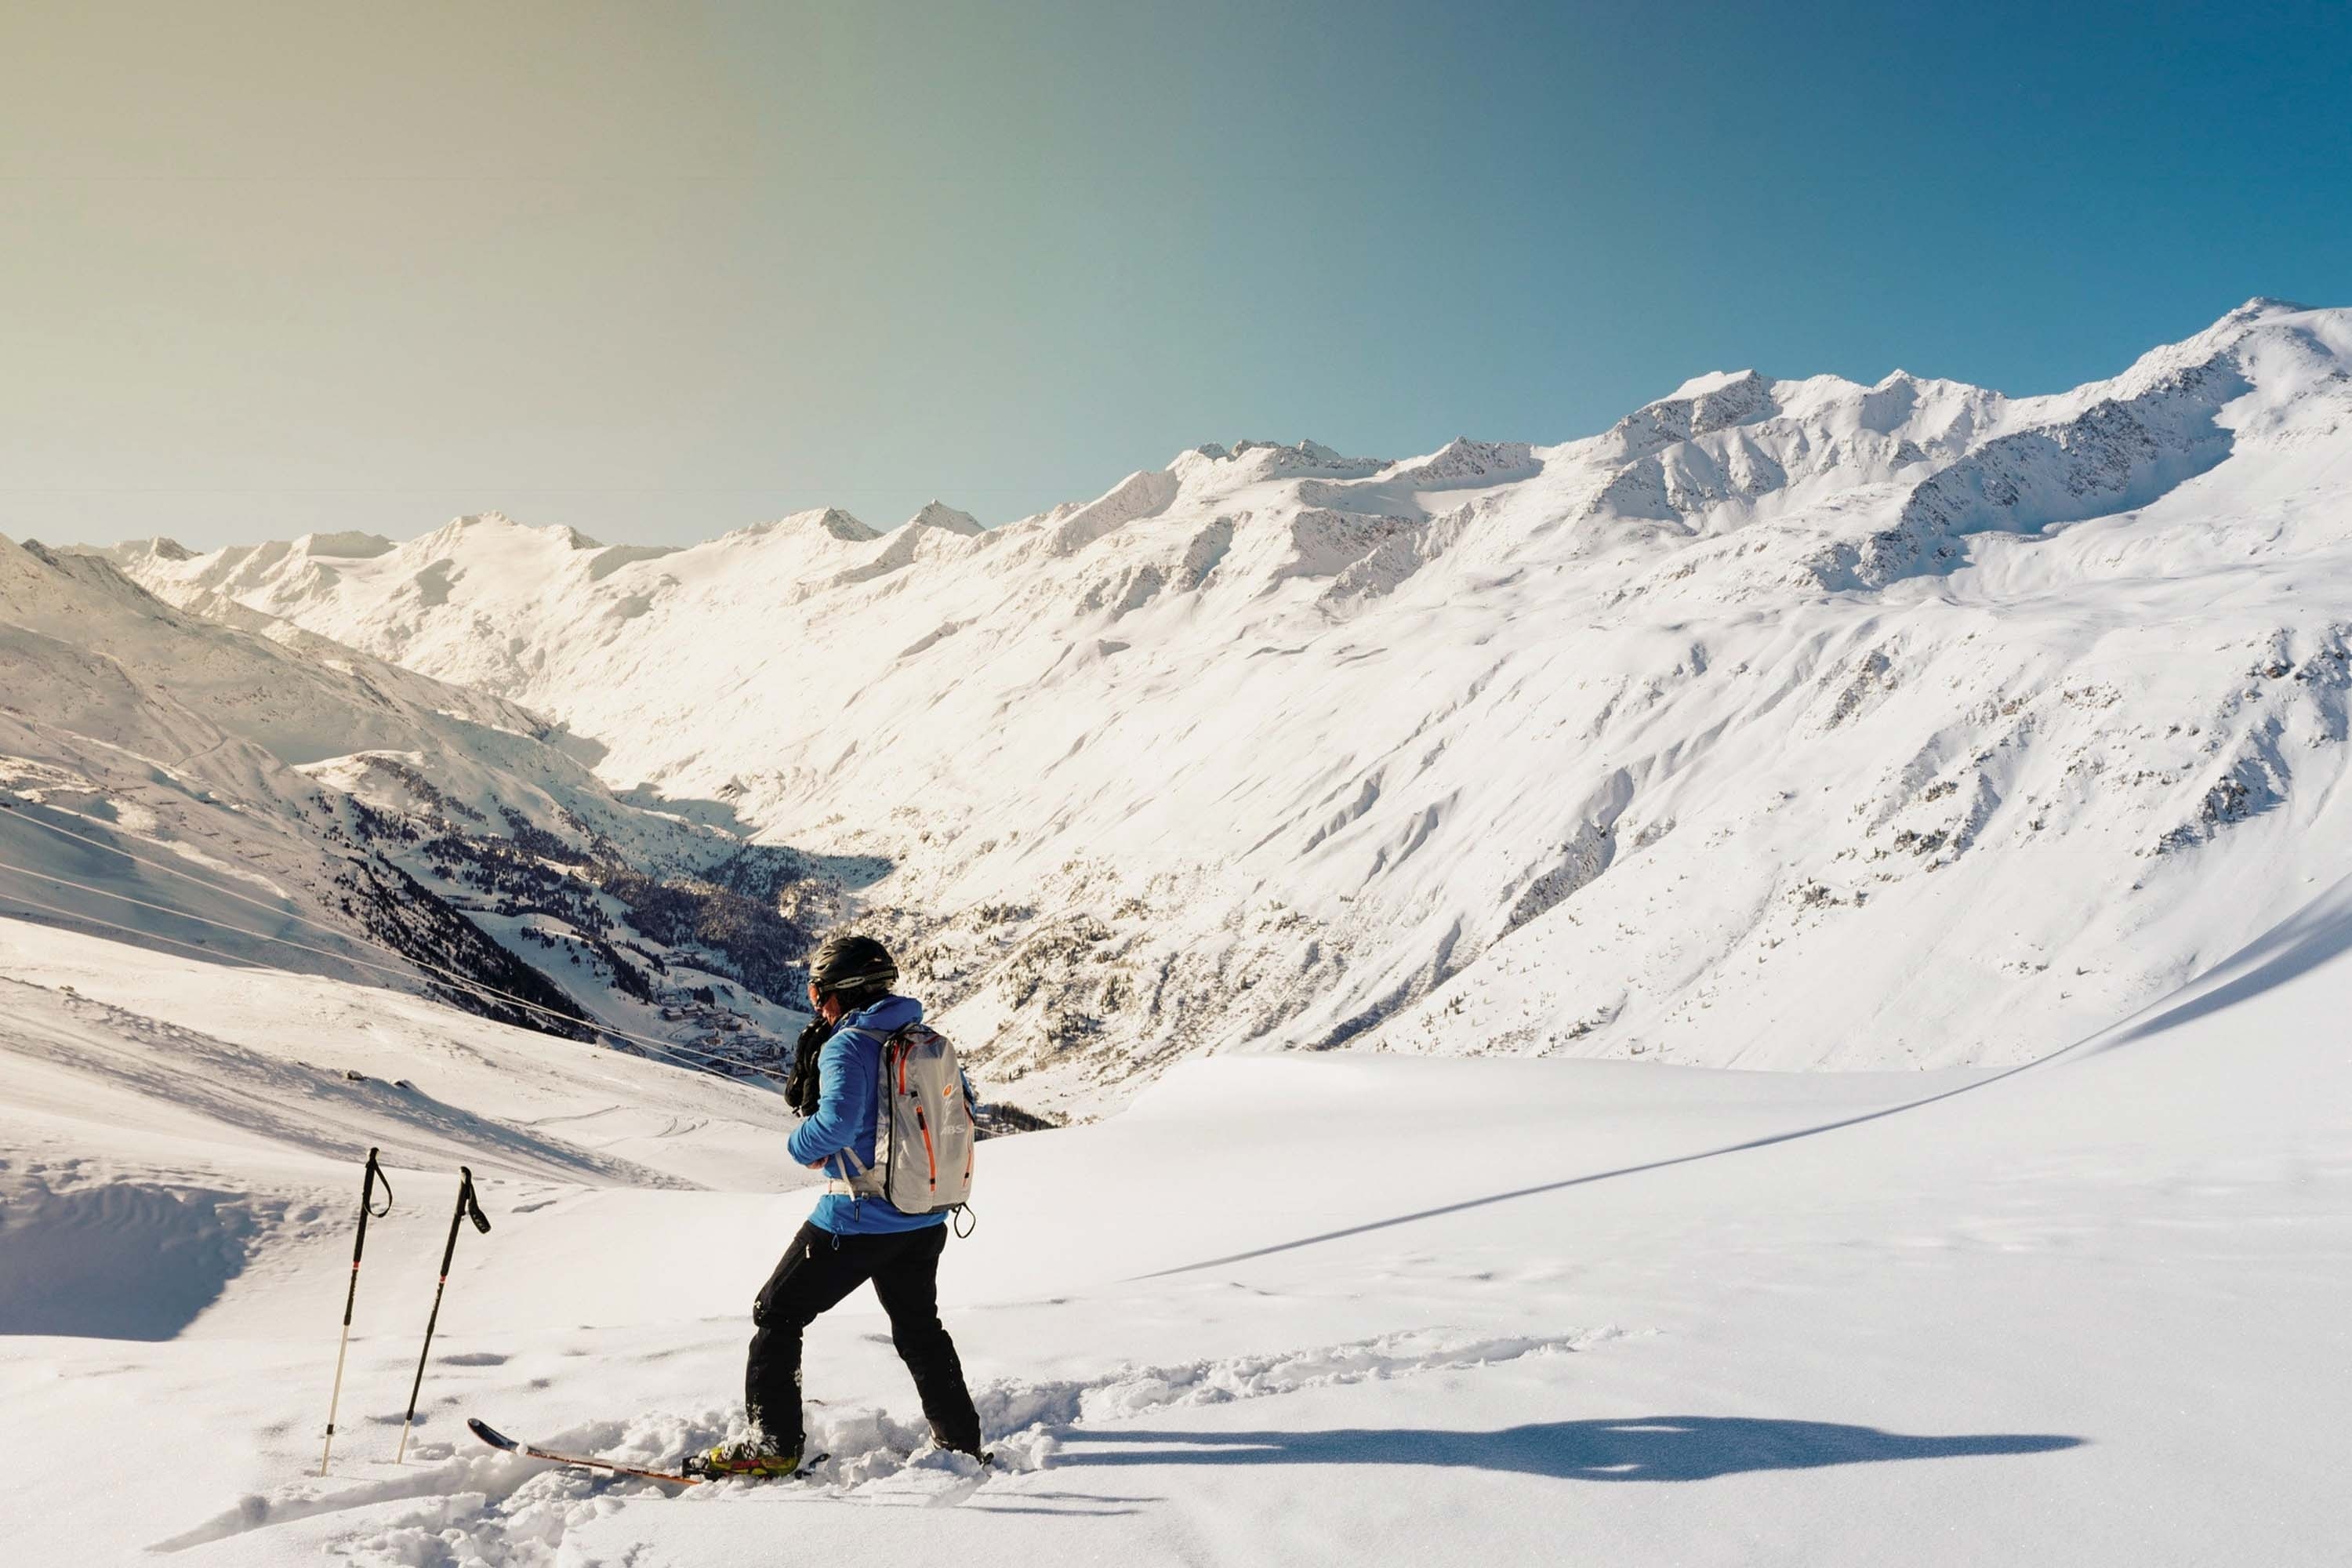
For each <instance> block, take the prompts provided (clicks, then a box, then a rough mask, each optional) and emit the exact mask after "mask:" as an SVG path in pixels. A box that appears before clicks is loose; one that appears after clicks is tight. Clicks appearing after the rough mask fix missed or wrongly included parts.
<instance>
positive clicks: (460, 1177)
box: [441, 1165, 490, 1279]
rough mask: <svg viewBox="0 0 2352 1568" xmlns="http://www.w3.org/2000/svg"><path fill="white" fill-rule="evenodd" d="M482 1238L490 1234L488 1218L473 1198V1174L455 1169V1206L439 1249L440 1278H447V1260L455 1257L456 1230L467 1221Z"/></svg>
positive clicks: (464, 1167)
mask: <svg viewBox="0 0 2352 1568" xmlns="http://www.w3.org/2000/svg"><path fill="white" fill-rule="evenodd" d="M468 1219H470V1220H472V1221H473V1222H474V1228H475V1229H476V1230H478V1231H480V1232H481V1233H482V1234H483V1235H484V1236H488V1234H489V1233H490V1216H489V1215H486V1214H484V1213H483V1212H482V1205H481V1204H480V1202H479V1201H478V1200H477V1199H476V1198H475V1196H474V1173H473V1171H472V1170H471V1169H469V1168H468V1167H467V1166H464V1165H460V1166H458V1167H457V1208H456V1209H455V1210H453V1211H451V1213H450V1215H449V1239H448V1241H447V1243H446V1244H445V1245H444V1246H443V1247H442V1248H441V1278H442V1279H448V1278H449V1260H450V1259H451V1258H455V1257H457V1228H458V1226H460V1225H461V1224H462V1223H463V1222H465V1221H467V1220H468Z"/></svg>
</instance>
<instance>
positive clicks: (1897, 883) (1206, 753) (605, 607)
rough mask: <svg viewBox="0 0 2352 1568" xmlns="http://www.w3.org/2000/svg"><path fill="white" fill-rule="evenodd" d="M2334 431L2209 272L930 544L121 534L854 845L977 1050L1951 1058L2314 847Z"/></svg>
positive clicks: (705, 787) (1122, 490)
mask: <svg viewBox="0 0 2352 1568" xmlns="http://www.w3.org/2000/svg"><path fill="white" fill-rule="evenodd" d="M2347 447H2352V312H2346V311H2341V310H2304V309H2301V308H2299V307H2294V306H2290V305H2286V304H2283V303H2280V302H2277V301H2259V300H2258V301H2253V302H2252V303H2250V304H2249V305H2248V306H2246V307H2244V308H2242V310H2236V311H2232V312H2231V314H2230V315H2229V316H2227V317H2224V318H2223V319H2222V320H2221V321H2219V322H2217V323H2216V324H2215V325H2214V326H2213V327H2212V328H2211V329H2210V330H2208V331H2205V332H2202V333H2200V334H2198V335H2197V336H2196V337H2194V338H2191V339H2189V340H2188V341H2186V342H2181V343H2178V344H2173V345H2168V346H2166V347H2162V348H2158V349H2156V350H2154V351H2151V352H2150V353H2148V354H2147V355H2145V356H2143V357H2142V359H2141V360H2140V361H2139V362H2138V363H2136V364H2134V365H2133V366H2131V367H2129V368H2128V369H2127V370H2126V371H2125V372H2124V373H2123V374H2121V375H2118V376H2117V377H2116V378H2114V379H2113V380H2111V381H2106V382H2101V383H2096V384H2091V385H2087V386H2084V387H2081V388H2077V389H2075V390H2074V391H2072V392H2067V393H2063V394H2059V395H2052V396H2044V397H2032V398H2011V397H2006V396H2004V395H2000V394H1999V393H1995V392H1991V391H1988V390H1985V389H1982V388H1978V387H1971V386H1967V385H1963V384H1958V383H1954V382H1949V381H1940V380H1936V379H1933V378H1927V377H1921V376H1915V375H1911V374H1904V373H1900V372H1897V373H1895V374H1890V375H1888V376H1886V377H1885V378H1884V379H1883V380H1881V381H1880V382H1879V383H1877V384H1874V385H1863V384H1858V383H1855V382H1850V381H1845V380H1843V379H1841V378H1838V377H1834V376H1817V377H1812V378H1811V379H1805V380H1772V379H1769V378H1768V377H1766V376H1764V375H1762V374H1758V373H1754V372H1741V373H1738V374H1727V375H1712V376H1702V377H1700V378H1697V379H1696V380H1695V381H1693V382H1691V383H1688V384H1685V386H1683V387H1682V388H1680V389H1678V390H1677V391H1676V392H1675V394H1674V395H1671V396H1669V397H1667V398H1664V399H1662V400H1660V401H1658V402H1656V403H1653V404H1651V405H1647V406H1646V407H1644V408H1643V409H1641V410H1638V411H1637V412H1635V413H1634V414H1633V415H1631V416H1628V417H1627V418H1626V419H1625V420H1623V421H1622V422H1621V423H1620V424H1619V425H1618V426H1615V427H1614V428H1612V429H1611V430H1609V431H1607V432H1604V433H1602V434H1601V435H1599V436H1596V437H1591V438H1588V439H1584V440H1578V441H1570V442H1568V443H1566V444H1564V445H1560V446H1555V447H1535V446H1528V447H1519V446H1517V445H1515V444H1513V443H1510V442H1503V441H1495V442H1481V441H1470V440H1467V439H1464V440H1458V441H1455V442H1454V443H1451V444H1450V445H1448V446H1447V447H1444V449H1443V450H1441V451H1439V452H1436V453H1433V454H1430V455H1429V456H1427V457H1424V458H1407V459H1404V460H1402V461H1394V460H1389V459H1384V458H1351V457H1348V456H1345V455H1343V454H1342V453H1341V452H1339V451H1337V450H1335V449H1333V448H1330V447H1322V446H1319V445H1317V444H1316V443H1313V442H1299V443H1297V444H1295V445H1281V444H1276V443H1273V442H1267V441H1255V440H1253V441H1244V442H1240V443H1238V444H1235V445H1234V446H1230V447H1225V446H1209V447H1199V448H1195V449H1193V450H1191V451H1187V452H1184V453H1182V454H1181V455H1180V456H1179V457H1178V458H1175V459H1174V460H1173V461H1172V462H1171V464H1170V466H1169V467H1168V468H1165V469H1163V470H1156V471H1145V472H1142V473H1138V474H1135V475H1132V476H1130V477H1129V479H1125V480H1123V481H1121V483H1120V484H1119V485H1118V486H1117V487H1115V488H1114V489H1112V490H1111V491H1110V492H1109V493H1108V494H1107V495H1105V496H1104V497H1102V498H1100V499H1099V500H1095V501H1092V502H1087V503H1083V504H1073V505H1069V506H1065V507H1059V508H1055V509H1054V510H1051V511H1047V512H1045V513H1041V514H1039V515H1038V516H1036V517H1033V518H1028V519H1024V520H1022V521H1016V522H1013V523H1010V524H1007V525H1004V526H1003V527H999V528H995V529H992V530H991V531H987V532H984V533H980V534H967V533H964V532H963V531H961V530H960V529H958V528H956V527H954V526H952V524H951V523H950V525H948V526H921V527H909V528H905V529H901V530H898V531H893V532H891V533H889V534H887V535H883V536H881V537H878V538H868V537H860V536H859V535H860V533H861V531H862V529H850V528H846V527H844V526H835V525H829V524H825V523H824V522H823V521H822V519H823V518H824V516H826V515H830V514H820V513H810V514H802V515H801V516H800V517H798V518H796V519H788V520H785V521H783V522H779V523H775V524H770V525H763V526H761V527H760V528H754V529H749V530H745V531H740V532H738V533H734V534H730V535H728V536H726V537H724V538H721V539H718V540H714V541H711V542H708V543H706V544H702V545H698V546H696V547H693V548H691V549H688V550H683V551H678V552H673V553H669V554H666V555H664V556H662V557H661V558H659V559H658V560H647V561H643V562H629V563H623V564H621V565H619V566H617V567H614V568H613V569H611V570H609V571H608V572H605V573H604V574H602V575H597V574H593V573H592V572H591V570H590V569H589V564H588V563H590V562H592V561H593V560H595V559H596V556H595V555H594V553H593V552H592V551H590V550H587V549H585V548H583V546H582V545H581V544H580V543H579V542H577V541H576V537H575V536H573V535H572V534H571V533H570V531H568V530H564V529H562V528H560V527H549V528H525V527H521V526H520V525H517V524H515V523H512V522H510V521H505V520H500V519H491V518H484V519H480V520H477V521H472V522H469V523H467V525H466V526H465V527H463V528H460V529H457V530H454V531H443V532H442V533H436V534H433V535H428V536H426V537H425V538H423V539H419V540H415V541H412V542H408V543H406V544H403V545H400V546H398V547H397V548H395V549H394V550H391V551H388V552H383V553H379V554H375V555H373V556H368V557H366V558H363V559H361V558H354V557H353V556H351V555H339V556H334V557H332V558H331V559H330V558H327V557H325V556H322V555H321V554H320V550H319V548H318V546H317V545H315V544H312V545H310V546H308V547H306V548H301V549H294V548H291V547H287V548H284V549H282V550H281V551H280V552H279V553H278V554H275V555H271V554H269V553H268V551H266V550H265V551H263V552H246V553H245V554H244V555H242V556H240V555H237V553H236V552H220V553H218V554H216V555H214V556H199V557H194V558H192V559H180V558H178V557H177V556H176V555H175V553H174V552H171V551H168V550H163V549H160V548H150V549H145V550H141V549H135V548H127V549H126V550H124V551H123V552H120V555H121V559H122V560H123V561H124V562H125V563H126V569H128V570H130V571H131V572H132V573H133V574H135V575H137V576H138V577H139V578H140V579H141V581H142V582H143V583H145V584H148V585H149V586H151V587H152V588H153V589H154V590H155V591H157V592H158V593H161V594H163V595H167V596H172V597H174V598H177V599H180V600H182V601H184V602H188V603H195V602H197V595H200V594H202V593H203V592H205V591H207V590H215V589H217V590H218V591H220V592H225V593H228V594H230V595H234V596H235V597H236V598H238V599H239V600H241V601H243V602H244V603H246V604H247V605H252V606H254V607H256V608H257V609H260V610H264V611H267V612H268V613H269V614H270V615H273V616H280V617H283V618H285V619H287V620H290V621H293V622H295V623H297V624H299V626H304V627H307V628H309V629H310V630H311V631H313V632H316V633H319V634H320V635H322V636H324V637H331V638H333V639H335V640H337V641H338V642H341V643H346V644H350V645H352V646H355V647H359V648H361V649H363V650H365V651H366V652H368V653H372V654H374V655H376V656H378V657H380V658H388V659H393V660H395V661H399V662H402V663H404V664H406V665H409V666H410V667H412V668H416V669H418V670H422V671H424V672H425V673H428V674H430V675H433V676H435V677H436V678H439V679H446V680H451V681H457V682H463V683H468V684H470V685H473V686H476V687H478V688H480V689H482V690H484V691H485V692H487V693H488V694H492V695H495V696H496V697H498V698H500V699H504V700H511V701H513V702H517V703H520V704H523V705H525V706H526V707H528V708H530V710H534V711H537V712H541V713H544V714H546V715H547V716H548V717H549V719H550V720H551V721H558V722H560V723H561V724H562V725H563V726H565V728H566V729H567V730H568V731H569V732H570V733H571V734H572V735H574V736H577V737H581V738H583V739H584V740H586V741H589V742H593V744H594V745H595V746H596V747H597V748H600V750H599V751H598V752H597V754H596V760H595V763H594V766H595V768H596V770H597V773H598V774H599V776H600V777H601V778H602V779H603V780H604V781H605V782H606V783H607V784H611V785H613V786H614V787H618V788H625V789H631V790H635V789H638V788H645V789H649V790H651V791H654V792H656V793H657V794H658V795H662V796H665V797H667V798H669V799H671V800H674V801H676V802H678V803H680V805H679V809H680V810H682V811H701V810H708V811H711V812H723V813H724V814H726V817H727V819H728V820H730V821H734V822H740V823H741V824H743V825H745V826H748V827H749V828H751V830H753V831H755V832H757V833H758V834H760V835H761V837H764V838H766V839H768V840H770V841H772V842H778V843H786V844H791V845H793V846H794V847H797V848H799V849H802V850H804V851H808V852H811V853H816V854H824V855H830V856H835V857H843V858H860V859H862V860H864V861H866V862H870V863H872V864H875V865H877V866H879V867H883V868H887V875H883V876H881V877H880V878H879V879H877V880H875V881H873V882H872V883H871V885H869V886H866V887H864V888H862V889H858V890H857V901H856V902H854V903H845V904H842V905H839V906H837V908H838V909H840V910H853V909H854V910H859V911H861V912H862V914H863V916H864V918H866V920H868V921H871V922H873V923H875V924H876V925H877V926H878V927H879V928H881V929H882V930H884V931H886V932H887V934H889V935H890V936H892V937H893V938H894V939H895V940H896V941H897V942H898V943H899V944H900V945H901V946H902V947H903V948H904V949H905V950H906V956H907V960H908V973H910V974H912V975H914V976H915V977H917V978H918V979H919V981H920V982H921V984H922V985H923V986H924V987H925V988H926V990H927V994H928V995H929V999H930V1000H931V1001H932V1002H933V1003H934V1004H936V1005H940V1006H941V1008H942V1010H943V1012H944V1015H945V1019H946V1023H947V1025H948V1026H949V1027H950V1029H951V1030H952V1031H953V1032H954V1033H955V1034H956V1035H957V1036H958V1037H960V1038H961V1040H963V1041H965V1042H967V1043H968V1044H969V1045H970V1046H971V1048H972V1050H973V1053H974V1055H975V1056H976V1058H978V1060H979V1062H980V1064H981V1067H982V1070H983V1073H984V1075H986V1076H987V1077H988V1078H989V1079H991V1081H992V1082H997V1083H1003V1082H1005V1081H1007V1080H1010V1079H1032V1080H1034V1087H1033V1088H1032V1089H1027V1090H1024V1093H1034V1094H1036V1095H1040V1096H1048V1097H1055V1096H1058V1097H1061V1098H1063V1099H1065V1100H1071V1101H1076V1102H1079V1103H1085V1102H1087V1101H1089V1100H1110V1099H1114V1098H1117V1097H1120V1096H1123V1095H1124V1094H1126V1093H1127V1092H1129V1089H1131V1087H1132V1085H1133V1083H1134V1082H1135V1081H1136V1080H1137V1079H1139V1078H1141V1077H1148V1076H1150V1075H1151V1074H1154V1073H1156V1072H1158V1071H1159V1070H1160V1068H1163V1067H1165V1066H1166V1065H1167V1064H1168V1063H1170V1062H1172V1061H1175V1060H1178V1059H1181V1058H1183V1057H1185V1056H1187V1055H1190V1054H1193V1053H1198V1052H1202V1051H1210V1050H1217V1049H1224V1048H1232V1047H1243V1046H1251V1047H1265V1046H1293V1047H1317V1046H1327V1045H1332V1044H1337V1043H1341V1042H1345V1043H1348V1044H1349V1045H1352V1046H1358V1047H1384V1048H1392V1049H1401V1050H1414V1051H1433V1052H1442V1053H1456V1052H1472V1053H1483V1052H1498V1051H1509V1052H1547V1051H1573V1052H1578V1053H1586V1054H1601V1055H1612V1056H1626V1057H1638V1058H1643V1059H1658V1058H1667V1059H1672V1060H1683V1061H1704V1062H1711V1063H1730V1062H1738V1063H1741V1064H1743V1065H1751V1066H1764V1065H1780V1066H1845V1067H1864V1066H1914V1065H1929V1064H1953V1063H1967V1062H1983V1063H1990V1062H2003V1061H2014V1060H2018V1059H2021V1058H2026V1057H2028V1056H2031V1055H2032V1054H2034V1053H2036V1052H2038V1051H2040V1050H2042V1049H2044V1048H2047V1047H2050V1046H2052V1045H2053V1044H2055V1043H2059V1042H2062V1041H2063V1040H2065V1039H2067V1038H2069V1037H2073V1036H2074V1035H2076V1034H2078V1033H2080V1032H2082V1031H2083V1030H2084V1029H2086V1028H2089V1027H2091V1026H2095V1025H2096V1024H2097V1023H2098V1022H2099V1021H2101V1020H2103V1019H2105V1018H2106V1017H2108V1016H2112V1015H2113V1014H2114V1013H2115V1012H2116V1011H2117V1010H2118V1009H2121V1008H2125V1007H2128V1006H2130V1005H2134V1004H2136V1003H2137V1002H2138V1001H2140V1000H2144V999H2145V998H2146V997H2147V996H2149V995H2151V994H2155V993H2156V992H2157V991H2158V990H2160V989H2162V988H2164V987H2166V986H2168V985H2169V984H2173V983H2175V982H2177V981H2178V979H2179V977H2180V976H2181V975H2182V974H2184V973H2189V972H2190V971H2192V970H2193V969H2194V968H2195V967H2196V965H2197V964H2198V963H2200V962H2201V961H2202V960H2204V959H2206V958H2209V957H2210V955H2211V954H2212V953H2214V952H2217V951H2220V950H2222V949H2225V948H2227V947H2229V946H2230V945H2231V944H2233V943H2235V942H2239V941H2242V940H2243V938H2244V937H2245V936H2246V935H2247V934H2248V933H2249V932H2251V931H2253V930H2255V929H2258V928H2259V927H2260V926H2261V925H2262V924H2263V922H2264V921H2268V920H2271V919H2273V918H2276V916H2277V915H2278V914H2279V912H2280V911H2281V910H2282V909H2283V908H2284V907H2285V905H2286V904H2287V902H2288V901H2290V900H2292V899H2293V898H2294V897H2295V896H2296V895H2297V894H2298V893H2299V892H2300V891H2301V890H2302V889H2303V882H2302V877H2303V876H2304V874H2305V873H2304V872H2303V870H2302V869H2301V867H2302V866H2303V865H2305V863H2307V862H2308V861H2309V860H2310V859H2311V858H2313V857H2317V856H2325V855H2326V854H2330V853H2335V852H2336V850H2337V848H2338V847H2340V846H2341V845H2342V844H2343V836H2344V834H2345V832H2346V831H2347V829H2346V828H2345V827H2344V826H2342V825H2341V824H2340V823H2339V821H2338V818H2337V816H2336V809H2335V806H2334V805H2333V803H2334V802H2335V801H2336V800H2337V799H2338V798H2339V797H2341V796H2342V792H2341V791H2340V789H2339V788H2338V785H2339V784H2340V782H2341V780H2342V778H2343V773H2344V742H2343V737H2344V734H2345V731H2346V721H2347V698H2346V692H2345V689H2344V686H2343V684H2342V681H2341V679H2340V673H2341V670H2340V662H2339V661H2340V659H2341V657H2342V650H2343V635H2342V628H2343V627H2344V626H2347V625H2352V570H2348V569H2347V568H2352V468H2347V465H2346V463H2345V460H2344V459H2345V454H2346V452H2347ZM926 514H927V515H929V516H930V517H931V521H933V522H937V521H939V519H938V517H937V515H936V514H932V513H931V512H930V509H926ZM813 519H814V520H817V521H812V520H813ZM917 521H918V522H921V521H924V520H923V518H921V517H919V518H918V520H917ZM233 557H234V558H235V561H234V563H232V558H233ZM265 557H267V559H268V561H270V562H272V563H274V564H272V565H270V566H268V569H266V570H265V569H262V568H261V567H260V566H258V565H257V563H260V562H262V561H263V560H264V559H265ZM2273 671H2275V672H2276V673H2272V672H2273ZM693 803H704V804H702V805H696V804H693ZM2214 889H2227V893H2226V895H2225V896H2224V895H2219V894H2216V893H2215V891H2214Z"/></svg>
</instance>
